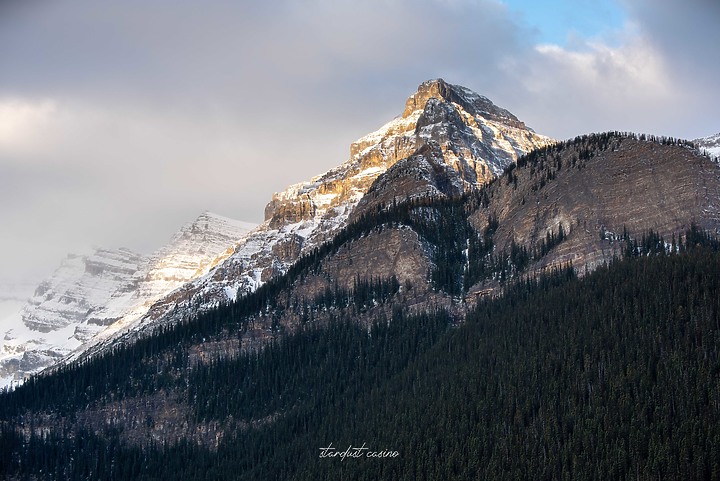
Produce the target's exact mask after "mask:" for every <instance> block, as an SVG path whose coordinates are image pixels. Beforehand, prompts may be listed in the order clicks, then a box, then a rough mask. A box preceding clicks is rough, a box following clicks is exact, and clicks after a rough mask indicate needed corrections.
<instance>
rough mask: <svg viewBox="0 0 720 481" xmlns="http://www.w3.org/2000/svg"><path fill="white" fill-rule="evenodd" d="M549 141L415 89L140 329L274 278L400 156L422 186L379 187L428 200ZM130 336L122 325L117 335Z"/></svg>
mask: <svg viewBox="0 0 720 481" xmlns="http://www.w3.org/2000/svg"><path fill="white" fill-rule="evenodd" d="M553 142H554V141H553V140H552V139H550V138H548V137H545V136H542V135H538V134H536V133H535V132H533V131H532V130H531V129H529V128H527V127H526V126H525V124H523V123H522V122H520V121H519V120H518V119H517V118H516V117H515V116H514V115H512V114H511V113H510V112H508V111H506V110H504V109H502V108H499V107H497V106H495V105H494V104H493V103H492V102H491V101H490V100H488V99H487V98H485V97H482V96H480V95H478V94H476V93H474V92H472V91H471V90H469V89H467V88H464V87H460V86H457V85H451V84H448V83H447V82H445V81H444V80H442V79H437V80H430V81H427V82H424V83H423V84H421V85H420V86H419V87H418V90H417V92H416V93H414V94H413V95H412V96H411V97H410V98H409V99H408V100H407V102H406V104H405V109H404V112H403V114H402V115H401V116H399V117H397V118H395V119H394V120H392V121H390V122H388V123H387V124H385V125H384V126H382V127H381V128H380V129H378V130H377V131H375V132H373V133H371V134H368V135H366V136H364V137H362V138H361V139H359V140H357V141H356V142H354V143H353V144H352V145H351V146H350V158H349V159H348V160H347V161H345V162H344V163H342V164H341V165H339V166H338V167H336V168H334V169H331V170H330V171H328V172H326V173H324V174H322V175H319V176H317V177H314V178H312V179H311V180H309V181H307V182H301V183H298V184H295V185H292V186H290V187H288V188H287V189H286V190H285V191H283V192H280V193H276V194H274V195H273V197H272V199H271V201H270V202H269V203H268V204H267V207H266V208H265V219H266V220H265V222H264V223H263V224H262V225H261V226H260V227H258V228H257V229H256V230H255V231H253V232H252V233H250V234H249V235H248V236H247V237H245V238H244V239H243V240H242V241H241V242H240V243H239V244H238V245H237V247H236V248H235V251H234V252H233V253H232V255H230V256H229V257H228V258H227V259H226V260H225V261H224V262H223V263H221V264H219V265H218V266H217V267H216V268H214V269H213V270H212V271H210V272H209V273H208V274H207V275H206V276H204V277H202V278H199V279H197V280H196V281H193V282H191V283H188V284H187V285H185V286H183V287H182V288H181V289H178V290H177V291H174V292H173V293H172V294H171V295H169V296H167V297H165V298H163V299H161V300H159V301H158V302H157V303H156V304H155V305H154V306H152V308H151V309H150V310H149V311H148V313H147V315H146V316H144V318H143V319H142V320H140V321H139V324H142V325H143V328H148V329H152V327H153V326H155V325H157V324H162V323H165V322H173V321H176V320H178V319H182V318H183V317H184V316H186V315H189V314H188V310H187V309H185V307H187V306H190V305H192V306H194V308H195V309H197V308H199V309H201V310H202V309H203V308H208V307H211V306H214V305H216V304H217V303H221V302H228V301H229V300H233V299H235V298H236V297H237V296H238V295H239V294H243V293H247V292H252V291H253V290H255V289H256V288H257V287H258V286H259V285H261V284H262V283H264V282H266V281H267V280H269V279H270V278H272V277H274V276H277V275H279V274H282V273H283V272H285V271H286V270H287V268H288V267H289V266H290V265H291V264H292V263H293V262H294V261H296V260H297V259H298V258H299V256H300V255H301V254H302V253H303V252H307V251H309V250H310V249H312V248H313V247H316V246H318V245H320V244H322V243H323V242H325V241H327V240H329V239H331V238H332V237H333V235H334V234H336V233H337V232H338V231H339V229H341V228H342V227H344V226H345V225H347V222H348V219H349V217H350V215H351V213H352V212H353V210H354V209H355V207H356V206H357V205H358V202H360V200H361V199H362V198H363V196H364V195H365V194H366V192H367V191H368V190H369V189H370V187H371V186H372V185H373V183H374V182H375V181H376V179H378V177H380V176H381V175H382V174H384V173H385V172H387V171H388V169H391V168H392V166H394V165H395V164H397V163H398V162H399V161H401V160H403V159H407V158H408V157H411V156H412V157H411V159H409V160H408V162H407V164H405V168H410V169H414V170H415V171H416V174H417V176H418V178H423V179H424V178H425V177H426V176H429V177H428V178H429V179H430V181H429V183H426V182H425V180H422V181H421V182H420V183H419V184H415V185H411V184H412V183H411V182H408V183H404V184H396V183H395V181H394V180H393V181H391V180H388V181H387V182H392V183H393V189H395V195H396V196H397V198H398V199H404V198H406V197H408V196H411V197H412V196H416V195H423V194H429V193H432V189H433V188H434V189H438V188H440V189H441V190H447V191H448V193H455V194H456V193H461V192H463V191H467V190H472V189H475V188H477V187H479V186H482V185H484V184H485V183H487V182H488V181H490V180H491V179H494V178H495V177H496V176H497V175H499V174H500V173H502V171H503V169H504V168H505V167H506V166H508V165H509V164H510V163H512V162H514V161H515V160H517V158H518V157H519V156H520V155H522V154H524V153H526V152H529V151H530V150H532V149H535V148H538V147H542V146H546V145H550V144H552V143H553ZM418 151H419V152H420V154H418V155H415V156H413V153H415V152H418ZM401 177H405V176H401ZM433 179H434V180H433ZM421 184H422V187H420V185H421ZM441 184H442V185H441ZM431 186H432V188H431ZM134 329H135V327H133V326H128V328H127V329H125V330H124V331H123V332H122V333H119V335H122V334H124V333H131V332H132V331H133V330H134ZM111 342H112V339H111V340H109V341H108V342H107V343H103V344H99V345H98V346H95V347H93V348H92V350H91V351H90V353H92V352H95V351H96V350H99V349H102V347H103V346H104V345H107V344H109V343H111Z"/></svg>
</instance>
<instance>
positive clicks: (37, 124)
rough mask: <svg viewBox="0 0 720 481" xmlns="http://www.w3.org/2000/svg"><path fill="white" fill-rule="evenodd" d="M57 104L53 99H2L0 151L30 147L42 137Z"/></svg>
mask: <svg viewBox="0 0 720 481" xmlns="http://www.w3.org/2000/svg"><path fill="white" fill-rule="evenodd" d="M56 110H57V106H56V105H55V102H53V101H52V100H40V101H37V102H32V101H25V100H22V99H13V98H11V99H4V100H0V152H3V151H8V150H13V149H18V148H28V147H30V146H32V145H33V144H36V143H37V141H39V140H40V139H39V138H37V134H38V133H39V132H40V131H42V130H43V128H44V127H46V126H47V124H48V122H49V121H50V119H51V118H52V116H53V115H54V114H55V112H56Z"/></svg>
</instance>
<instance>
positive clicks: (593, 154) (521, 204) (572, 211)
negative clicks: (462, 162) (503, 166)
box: [470, 134, 720, 272]
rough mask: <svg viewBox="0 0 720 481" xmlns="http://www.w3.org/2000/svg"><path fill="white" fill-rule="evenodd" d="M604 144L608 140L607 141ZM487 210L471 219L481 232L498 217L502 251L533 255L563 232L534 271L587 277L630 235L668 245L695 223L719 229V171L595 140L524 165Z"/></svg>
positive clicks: (493, 189)
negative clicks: (555, 268)
mask: <svg viewBox="0 0 720 481" xmlns="http://www.w3.org/2000/svg"><path fill="white" fill-rule="evenodd" d="M603 137H605V138H604V139H603ZM487 197H488V200H489V203H488V205H487V207H484V208H480V209H478V210H477V211H475V212H474V213H473V214H472V215H471V217H470V219H471V222H472V223H473V225H474V226H475V227H476V228H477V229H478V230H480V231H482V230H483V229H484V228H485V227H486V226H487V223H488V218H489V216H490V215H494V216H496V217H497V219H498V221H499V228H498V230H497V232H496V234H495V244H496V246H498V248H500V249H502V248H506V247H507V246H509V244H510V243H511V242H512V240H513V239H514V240H515V242H517V243H519V244H522V245H525V246H528V247H529V248H532V247H534V246H537V245H538V244H539V243H540V242H541V241H542V240H543V239H545V238H546V235H547V234H548V233H549V232H552V233H553V234H555V235H557V234H558V233H559V230H560V226H561V225H562V227H563V230H564V232H565V233H566V234H567V239H566V240H565V241H564V242H562V243H561V244H560V245H558V246H557V247H555V249H553V250H552V251H551V252H549V253H548V255H547V256H545V258H543V259H541V260H540V261H538V262H537V263H536V265H535V268H542V267H546V266H549V265H557V264H558V263H560V262H567V261H570V260H571V261H572V262H573V265H574V266H575V267H576V268H577V269H578V271H579V272H582V271H583V270H584V269H585V267H587V268H589V269H592V268H593V267H594V266H596V265H597V264H598V263H603V262H605V261H607V260H609V259H610V258H612V257H613V256H615V255H617V254H618V252H619V249H620V248H621V247H620V245H619V243H618V242H616V241H617V239H618V238H619V237H620V236H621V235H622V234H623V232H624V231H625V230H627V232H628V233H629V234H630V235H631V236H634V237H637V238H639V237H641V236H642V234H643V233H645V232H647V231H649V230H650V229H652V230H654V231H656V232H658V233H660V234H661V235H663V236H664V237H665V239H666V240H667V241H668V242H669V241H670V240H671V237H672V236H673V235H676V236H679V235H680V234H681V233H682V232H684V231H685V230H686V229H687V228H689V227H690V225H691V224H692V223H695V224H697V225H698V226H700V227H702V228H703V229H706V230H711V231H715V230H716V229H718V228H720V200H719V199H720V168H718V166H717V165H716V164H714V163H712V162H710V161H709V160H708V159H707V158H705V157H703V156H701V155H698V154H697V153H696V152H694V151H693V150H691V149H689V148H687V147H685V146H680V145H663V144H661V143H658V142H654V141H641V140H636V139H634V138H625V137H622V136H610V135H607V134H606V135H604V136H591V137H588V138H585V139H584V140H578V141H577V142H575V143H570V144H559V145H557V146H554V147H550V148H548V149H544V150H541V151H539V152H538V153H536V154H534V155H531V156H529V157H528V158H526V159H521V160H520V161H519V164H518V166H517V167H516V168H514V169H510V171H509V172H508V173H506V174H505V175H504V176H503V177H502V178H501V179H499V180H498V181H497V182H495V183H493V184H492V185H491V186H489V187H488V188H487Z"/></svg>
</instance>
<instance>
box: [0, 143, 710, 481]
mask: <svg viewBox="0 0 720 481" xmlns="http://www.w3.org/2000/svg"><path fill="white" fill-rule="evenodd" d="M433 149H434V148H433V146H432V145H429V146H427V147H425V148H424V149H421V150H419V151H418V152H416V154H414V155H413V156H410V157H409V158H408V159H407V160H405V161H400V162H398V163H397V164H395V166H393V168H392V169H391V171H388V174H389V175H392V176H396V177H395V178H397V179H399V180H400V181H405V180H406V179H405V177H407V176H411V177H412V178H413V179H415V181H417V182H418V183H417V184H415V185H414V187H413V189H414V192H426V193H428V194H429V195H428V196H417V197H412V198H411V199H410V200H407V201H406V200H404V199H397V198H392V197H388V196H387V195H386V194H385V193H384V189H386V188H388V186H389V185H392V183H388V182H386V181H384V180H383V179H382V178H379V179H378V180H377V181H376V182H375V183H374V184H373V186H372V187H371V188H370V190H369V192H368V197H367V202H365V203H361V204H359V205H358V214H357V217H355V218H354V220H352V221H351V222H350V224H349V225H348V226H347V227H346V228H344V229H342V230H341V231H340V232H339V233H338V235H336V236H335V237H334V238H333V239H332V240H331V241H330V242H328V243H326V244H323V245H322V246H320V247H318V248H316V249H313V250H312V251H310V252H309V253H308V254H307V255H306V256H304V257H301V258H300V260H299V261H298V262H296V263H295V264H294V265H293V266H292V267H291V268H290V269H289V270H288V272H287V273H286V274H284V275H282V276H279V277H277V278H275V279H271V280H270V281H268V282H267V283H266V284H264V285H263V286H262V287H260V288H259V289H258V290H257V291H255V292H254V293H252V294H249V295H247V296H244V297H241V298H239V299H238V300H237V301H235V302H232V303H228V304H224V305H219V306H217V307H216V308H215V309H212V310H207V311H205V310H202V311H196V312H194V313H193V311H192V310H189V311H188V312H187V313H186V315H185V316H184V317H183V319H184V321H183V322H180V323H177V324H167V325H162V326H160V327H156V328H155V329H153V330H147V331H140V333H141V334H143V335H142V336H139V337H138V336H134V337H132V338H130V337H128V338H125V339H120V340H119V342H117V343H116V344H115V345H114V346H113V347H112V348H111V349H108V350H106V351H105V352H103V353H101V354H100V355H98V356H96V357H93V358H90V359H87V360H86V361H83V362H77V363H74V364H70V365H67V366H63V367H61V368H58V369H56V370H55V371H54V372H53V373H49V374H46V375H42V376H38V377H35V378H32V379H30V380H29V381H28V382H27V383H26V384H25V385H23V386H21V387H20V388H18V389H17V390H15V391H14V392H11V393H6V394H4V395H2V397H0V426H1V431H0V432H1V438H0V442H1V443H2V446H0V447H1V448H2V449H0V452H2V453H3V456H4V458H3V459H2V463H0V465H1V466H2V468H0V469H3V470H4V471H3V474H4V475H5V476H7V477H18V478H23V477H25V478H27V479H32V478H33V477H34V478H47V479H53V478H56V479H66V478H78V479H113V478H115V479H127V478H128V477H133V478H138V479H164V478H167V477H168V476H169V477H171V478H178V477H179V478H180V479H338V478H343V477H353V478H357V479H440V478H451V479H476V478H478V477H479V478H489V479H492V478H493V477H508V476H510V477H512V478H515V479H527V478H528V477H530V478H536V477H537V478H541V479H558V478H567V479H608V478H612V479H616V478H628V477H635V478H638V477H640V478H642V477H646V478H647V479H657V478H658V477H661V478H665V479H667V478H675V479H716V478H717V476H716V475H715V474H713V473H717V472H718V471H717V463H716V462H715V460H716V459H720V458H718V457H717V456H715V452H714V451H713V449H715V448H714V447H713V446H717V443H716V441H717V440H719V439H720V438H719V437H718V435H719V434H718V433H717V432H716V428H715V426H714V425H713V423H712V422H711V420H712V419H713V418H714V417H716V416H717V414H718V412H717V411H718V407H719V406H720V404H718V400H719V398H718V393H717V392H715V391H716V390H715V387H716V386H717V385H718V383H717V376H718V374H720V368H718V358H717V351H718V345H717V341H716V336H717V332H716V331H717V330H718V329H719V327H718V326H719V325H720V322H719V320H718V302H719V301H718V299H720V296H718V295H717V293H718V290H717V289H718V282H720V269H718V267H720V257H719V254H718V252H717V251H718V242H717V240H716V230H717V228H718V225H717V222H718V216H717V212H718V210H717V205H718V204H717V202H718V201H717V199H718V198H720V196H718V183H720V176H719V175H718V167H717V166H716V165H715V164H713V163H712V162H710V161H708V159H706V158H704V157H702V156H698V155H697V154H695V153H694V152H693V151H692V150H691V149H690V148H689V146H688V145H685V144H684V143H683V142H680V141H676V140H674V139H647V138H640V137H637V136H634V135H624V134H617V133H608V134H599V135H593V136H586V137H579V138H577V139H575V140H573V141H569V142H566V143H562V144H558V145H555V146H552V147H548V148H546V149H542V150H539V151H536V152H534V153H531V154H529V155H528V156H526V157H523V158H521V159H520V160H519V161H518V163H517V164H516V165H515V166H512V167H510V168H508V170H507V171H506V173H505V174H504V175H503V176H502V177H500V178H499V179H498V180H497V181H495V182H492V183H490V184H489V185H488V186H486V187H485V188H483V189H480V190H478V191H470V192H465V193H463V194H462V195H456V193H455V192H452V191H446V190H445V188H444V187H443V186H447V185H451V184H448V183H447V182H445V181H444V180H443V178H442V169H439V170H436V169H435V168H434V166H435V165H436V164H435V163H434V160H433V159H434V158H435V157H436V156H435V155H434V154H433ZM670 168H672V172H673V178H672V182H670V181H668V182H664V181H663V180H662V179H660V177H662V175H661V174H663V173H664V174H665V176H667V175H668V174H667V173H668V172H669V171H670V170H669V169H670ZM418 172H434V173H436V174H437V175H435V176H423V175H416V174H417V173H418ZM413 176H414V177H413ZM404 179H405V180H404ZM596 184H599V185H600V186H601V187H599V188H596V187H595V185H596ZM423 185H425V187H427V188H424V187H423ZM651 186H653V187H654V189H651V188H650V187H651ZM431 187H432V188H431ZM585 189H587V191H586V190H585ZM623 193H624V194H625V195H630V196H632V197H631V198H632V202H630V203H628V202H625V203H624V204H620V203H619V202H617V203H616V202H608V203H607V204H603V205H600V204H599V201H598V198H599V197H598V196H600V195H601V194H602V195H607V196H608V198H610V199H612V198H613V196H614V195H620V194H623ZM523 198H524V202H523ZM660 198H662V199H663V201H664V202H665V203H664V204H663V209H662V210H660V212H658V208H657V204H654V202H656V201H657V199H660ZM385 199H389V202H388V200H385ZM533 203H534V204H533ZM528 204H530V205H534V210H533V211H532V212H534V215H533V216H531V219H530V221H528V220H527V217H526V216H524V215H520V214H518V213H517V212H523V211H522V209H525V207H524V206H526V205H528ZM570 208H572V210H566V209H570ZM514 209H515V210H514ZM518 209H519V210H518ZM629 209H630V210H631V213H628V212H627V210H629ZM513 212H516V213H515V214H513ZM631 214H632V215H637V216H644V217H637V218H635V217H632V215H631ZM563 216H564V217H563ZM627 218H629V219H630V220H631V221H634V222H635V223H630V222H627V223H625V222H624V219H627ZM558 219H559V220H558ZM596 220H600V221H602V222H596ZM556 222H557V223H556ZM528 232H529V233H530V235H528V234H527V233H528ZM533 233H534V234H533ZM591 237H592V239H591ZM578 239H579V240H578ZM573 246H575V247H573ZM578 246H579V247H578ZM578 249H584V250H578ZM576 250H577V252H581V253H582V255H576V253H575V251H576ZM598 252H599V254H598ZM591 254H592V255H591ZM621 257H624V260H617V261H616V262H614V263H612V264H611V265H610V266H609V267H607V266H605V265H604V264H605V263H610V262H611V261H612V260H613V259H620V258H621ZM587 259H595V260H596V262H594V263H591V262H588V261H587ZM600 260H602V261H603V262H600ZM605 261H606V262H605ZM579 276H580V277H581V278H578V277H579ZM191 307H192V306H190V307H189V309H191ZM363 443H365V444H366V447H368V448H369V449H372V450H373V452H379V451H383V450H384V451H386V454H387V451H389V452H390V457H386V458H383V459H369V458H367V457H366V458H365V459H356V458H351V459H345V460H344V461H341V459H338V458H337V457H327V456H326V457H323V458H321V457H320V454H322V453H323V452H325V454H327V453H328V452H331V448H332V447H335V448H337V449H342V450H345V449H347V447H348V446H350V445H352V446H355V447H361V446H362V444H363ZM330 444H332V446H330ZM324 448H327V450H326V451H321V449H324ZM395 452H397V453H398V454H397V455H396V456H393V453H395ZM353 463H354V464H353ZM503 473H505V474H503ZM507 473H510V474H509V475H508V474H507ZM639 475H640V476H639ZM713 476H716V477H715V478H713Z"/></svg>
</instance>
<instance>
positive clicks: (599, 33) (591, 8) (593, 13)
mask: <svg viewBox="0 0 720 481" xmlns="http://www.w3.org/2000/svg"><path fill="white" fill-rule="evenodd" d="M501 1H502V2H503V3H504V4H505V5H507V7H508V9H509V11H510V13H511V14H514V15H517V16H518V20H519V21H520V22H521V23H524V24H527V25H529V26H530V27H533V28H534V29H536V30H537V32H538V38H537V42H538V43H551V44H555V45H560V46H567V45H568V44H569V43H572V42H573V40H574V39H576V38H577V37H581V38H585V39H592V38H598V37H604V36H605V35H608V34H611V33H612V32H613V31H617V30H619V29H621V28H622V27H623V24H624V23H625V21H626V19H627V17H626V14H625V11H624V10H623V8H622V7H621V6H620V5H619V4H618V2H617V1H615V0H544V1H538V0H501Z"/></svg>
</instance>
